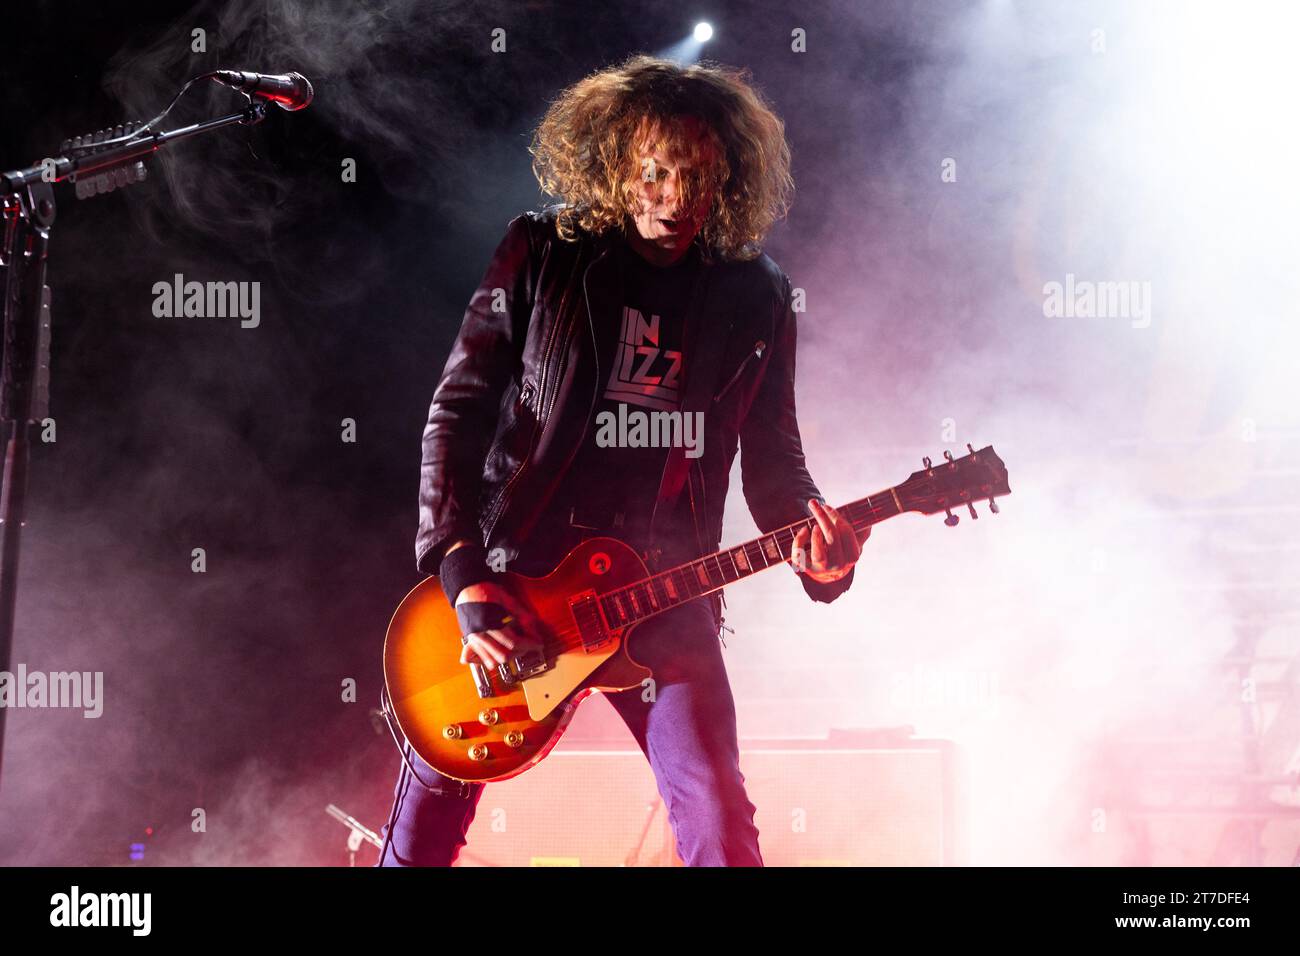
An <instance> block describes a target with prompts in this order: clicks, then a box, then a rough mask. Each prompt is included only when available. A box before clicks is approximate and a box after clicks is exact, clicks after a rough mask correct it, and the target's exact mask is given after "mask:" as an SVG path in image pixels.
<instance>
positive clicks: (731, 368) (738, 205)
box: [380, 57, 865, 866]
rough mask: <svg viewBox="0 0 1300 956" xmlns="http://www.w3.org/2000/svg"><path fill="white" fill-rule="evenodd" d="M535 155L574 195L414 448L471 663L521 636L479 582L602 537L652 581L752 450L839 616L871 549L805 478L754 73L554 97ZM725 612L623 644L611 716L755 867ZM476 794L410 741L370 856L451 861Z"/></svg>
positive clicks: (540, 568) (700, 614)
mask: <svg viewBox="0 0 1300 956" xmlns="http://www.w3.org/2000/svg"><path fill="white" fill-rule="evenodd" d="M532 154H533V159H534V162H533V167H534V171H535V173H536V175H537V178H538V181H539V183H540V184H541V186H542V188H543V189H544V190H545V191H546V192H548V193H550V194H551V195H554V196H557V197H559V198H560V199H562V200H563V202H562V203H561V204H559V205H556V206H553V207H550V208H549V209H547V210H546V211H545V212H543V213H540V214H532V213H528V214H525V215H522V216H520V217H518V218H516V219H515V220H513V221H512V222H511V223H510V225H509V227H508V229H507V232H506V236H505V239H504V240H503V241H502V243H501V245H500V247H499V248H498V249H497V252H496V254H495V256H494V257H493V260H492V262H491V264H490V265H489V266H488V270H487V273H486V275H485V276H484V278H483V281H482V283H481V284H480V286H479V288H478V290H477V291H476V292H475V293H474V296H473V298H472V299H471V301H470V305H469V309H468V311H467V312H466V314H465V318H464V322H463V324H462V326H461V330H460V334H459V337H458V338H457V340H456V343H455V345H454V347H453V349H452V352H451V356H450V357H449V359H448V361H447V365H446V368H445V370H444V371H443V374H442V378H441V380H440V381H439V383H438V388H437V390H436V392H435V394H434V398H433V403H432V406H431V408H430V412H429V421H428V426H427V428H426V429H425V432H424V446H423V447H424V452H423V466H422V470H421V484H420V529H419V535H418V537H417V540H416V557H417V566H418V567H419V569H420V570H422V571H425V572H427V573H435V572H436V573H438V574H439V576H440V579H441V581H440V583H441V584H442V587H443V590H444V592H445V593H446V594H447V598H448V600H450V601H452V602H453V603H454V605H455V607H456V609H457V616H458V618H459V619H460V621H461V626H462V631H463V632H464V644H465V647H464V652H463V654H462V658H461V660H462V662H464V663H466V664H469V663H472V662H481V663H483V664H485V665H487V666H494V665H496V664H498V663H502V662H504V661H505V660H506V657H507V652H509V651H511V650H512V649H514V648H517V647H518V646H519V644H520V643H521V642H526V641H528V640H529V636H528V634H527V633H526V632H525V631H524V630H522V629H521V628H519V627H518V626H517V624H514V623H510V622H512V621H516V620H518V619H519V618H521V617H523V616H524V614H525V613H526V610H525V609H522V608H520V607H518V606H517V605H516V604H515V602H514V600H513V598H512V596H511V594H509V593H508V591H507V589H506V588H505V587H504V586H503V585H502V584H501V583H499V582H497V581H494V580H493V578H494V577H495V574H494V572H493V570H492V567H489V564H491V565H492V566H493V567H496V568H497V569H498V570H499V569H500V562H501V561H502V560H504V561H505V562H507V563H508V564H509V566H510V568H511V569H512V570H516V571H519V572H521V573H524V574H530V575H542V574H546V573H548V572H549V571H550V570H551V569H552V568H554V566H555V565H556V564H557V563H558V562H559V561H560V559H561V558H562V557H563V556H564V555H565V554H566V553H567V552H568V551H569V550H571V549H572V548H573V547H574V546H576V545H577V544H578V543H579V542H581V541H582V540H583V539H584V538H586V537H590V536H594V535H608V536H612V537H617V538H621V539H622V540H624V541H626V542H628V543H629V544H630V545H632V546H633V547H634V548H636V549H637V550H638V551H640V552H641V553H642V554H643V555H644V556H645V558H646V560H647V563H648V564H649V565H650V567H651V570H659V569H663V568H667V567H671V566H674V565H675V564H678V563H682V562H685V561H687V560H690V559H691V558H694V557H698V556H700V555H702V554H707V553H709V552H712V551H714V550H716V549H717V548H718V546H719V539H720V538H721V533H722V514H723V502H724V500H725V497H726V492H727V484H728V476H729V473H730V470H731V463H732V460H733V459H734V457H735V454H736V451H737V449H738V448H739V450H740V452H741V473H742V479H743V485H744V493H745V498H746V501H747V502H748V504H749V508H750V511H751V513H752V514H753V516H754V519H755V521H756V522H757V523H758V525H759V527H760V528H761V529H762V530H763V531H764V532H767V531H771V530H773V529H775V528H778V527H782V526H785V525H788V524H791V523H793V522H795V521H798V520H800V519H803V518H808V517H809V515H811V517H812V518H813V519H815V520H814V521H813V522H812V523H811V525H812V527H811V529H805V530H803V531H801V532H800V534H799V536H798V537H797V539H796V541H795V545H794V549H795V558H796V560H795V564H796V566H797V567H798V568H799V575H800V578H801V580H802V583H803V586H804V588H805V590H806V591H807V592H808V593H809V595H810V596H811V597H812V598H813V599H814V600H818V601H830V600H833V599H834V598H835V597H837V596H838V595H839V594H840V593H842V592H843V591H845V590H847V588H848V586H849V584H850V583H851V581H852V569H853V565H854V563H855V562H856V561H857V559H858V555H859V547H860V546H859V541H858V539H857V538H856V536H855V535H854V532H853V529H852V527H851V526H850V524H849V523H848V521H847V520H845V519H844V518H842V517H841V516H840V515H839V514H837V513H836V512H835V510H834V509H832V508H830V507H827V506H826V505H825V504H823V503H822V501H821V496H820V493H819V492H818V490H817V487H816V485H814V484H813V482H812V480H811V478H810V477H809V476H808V472H807V469H806V468H805V466H804V456H803V449H802V447H801V444H800V440H799V429H798V424H797V422H796V419H795V407H794V368H795V318H794V313H793V310H792V308H791V287H790V280H789V278H788V277H787V276H786V275H785V274H784V273H783V272H782V271H781V270H780V269H779V268H778V267H777V266H776V264H775V263H774V262H772V260H771V259H769V258H768V257H767V256H765V255H762V254H761V252H760V244H761V242H762V240H763V238H764V237H765V236H766V234H767V232H768V231H769V230H770V228H771V226H772V224H773V223H774V222H775V221H776V220H777V219H779V218H780V217H781V216H783V215H784V214H785V211H786V208H787V206H788V203H789V197H790V193H791V190H792V188H793V184H792V182H791V179H790V174H789V149H788V147H787V145H786V142H785V133H784V126H783V124H782V123H781V121H780V119H778V118H777V117H776V115H775V114H774V113H773V112H772V111H771V109H770V108H769V107H768V106H767V105H766V104H765V103H764V101H763V100H762V98H761V97H760V95H759V94H758V93H757V92H756V91H755V90H754V89H753V88H752V87H751V86H750V85H749V83H748V82H747V77H746V75H745V74H744V73H741V72H737V71H733V70H727V69H723V68H720V67H708V66H692V67H685V68H684V67H681V66H678V65H676V64H674V63H671V62H669V61H664V60H658V59H653V58H650V57H634V58H632V59H630V60H628V61H627V62H626V63H624V64H622V65H620V66H618V67H615V68H611V69H607V70H604V71H601V72H598V73H596V74H593V75H592V76H589V77H587V78H586V79H584V80H582V81H581V82H579V83H577V84H576V85H574V86H573V87H570V88H569V89H568V90H566V91H564V92H563V93H562V94H561V95H560V96H559V98H558V99H557V100H556V101H555V102H554V103H553V104H552V105H551V107H550V108H549V109H548V111H547V113H546V116H545V117H544V119H543V121H542V123H541V125H540V126H539V127H538V130H537V133H536V135H535V137H534V142H533V146H532ZM620 406H622V407H621V408H620ZM631 412H645V413H650V412H676V413H680V415H681V420H682V423H683V428H682V430H681V433H680V434H681V435H682V436H683V439H685V438H687V437H691V436H690V432H689V424H690V423H692V422H699V423H702V426H703V427H702V430H701V431H700V433H699V434H695V435H694V437H693V438H691V445H692V446H691V447H690V448H686V447H680V446H679V447H675V448H670V449H665V448H662V447H653V446H652V445H649V446H648V445H647V444H646V443H644V442H635V441H632V440H628V441H626V442H620V441H617V440H611V436H610V430H609V429H598V428H597V422H598V421H603V422H606V423H608V422H609V421H612V420H617V417H618V415H619V414H623V415H624V416H627V415H629V414H630V413H631ZM611 415H612V416H614V418H613V419H611V418H610V417H609V416H611ZM615 437H617V436H615ZM685 444H686V442H685V441H684V440H683V442H682V443H681V445H685ZM864 537H865V536H864ZM719 609H720V605H719V603H718V602H717V601H716V600H715V599H713V598H703V599H699V600H696V601H692V602H690V603H688V604H685V605H682V606H680V607H677V608H675V609H673V610H671V611H668V612H665V613H663V614H660V615H659V616H658V617H655V618H651V619H650V620H649V621H647V622H645V623H644V624H642V625H641V626H640V627H639V628H638V629H637V630H636V631H635V632H634V634H633V635H632V641H633V649H634V655H635V656H636V658H637V659H638V660H640V661H641V662H642V663H644V664H645V665H646V666H648V667H650V668H651V670H652V671H653V672H654V675H655V694H654V695H653V700H652V701H646V700H644V699H643V695H642V692H641V688H633V689H632V690H629V691H623V692H621V693H614V694H609V695H608V698H609V700H610V702H611V703H612V704H613V706H614V709H615V710H616V711H617V712H618V713H619V715H620V716H621V717H622V718H623V720H624V721H625V722H626V723H627V726H628V729H629V730H630V731H631V732H632V735H633V736H634V737H635V738H636V740H637V742H638V744H640V746H641V749H642V750H643V751H644V752H645V753H646V756H647V757H648V759H649V760H650V764H651V766H652V767H653V769H654V772H655V777H656V780H657V782H658V786H659V792H660V794H661V795H662V796H663V799H664V802H665V805H666V806H667V809H668V816H669V820H670V821H671V823H672V827H673V832H674V835H675V837H676V841H677V847H678V852H679V853H680V854H681V856H682V858H683V859H684V861H685V862H686V863H687V864H688V865H693V866H761V865H762V857H761V856H760V854H759V848H758V831H757V829H756V828H755V827H754V821H753V817H754V805H753V804H752V803H750V802H749V799H748V797H747V796H746V793H745V787H744V778H743V777H742V775H741V773H740V769H739V748H738V744H737V738H736V714H735V707H734V704H733V701H732V697H731V691H730V687H729V685H728V682H727V677H726V670H725V668H724V666H723V662H722V654H721V649H720V647H719V639H718V634H719V629H720V624H721V618H720V614H719ZM408 760H409V763H408ZM482 791H483V785H482V784H461V783H458V782H456V781H451V780H448V779H447V778H445V777H442V776H441V775H439V774H437V773H436V772H435V771H434V770H433V769H432V768H430V767H429V766H428V765H427V764H425V763H424V762H423V761H421V760H420V759H419V757H418V756H417V755H415V754H414V753H413V752H412V751H411V750H410V748H409V747H407V748H406V749H405V753H404V761H403V766H402V768H401V773H400V775H399V778H398V783H397V789H396V793H395V798H394V804H393V812H392V815H391V816H390V819H389V824H388V826H386V827H385V835H386V839H385V843H384V849H383V851H382V858H381V861H380V864H381V865H396V866H400V865H450V864H451V862H452V861H453V860H454V859H455V857H456V854H457V853H458V851H459V849H460V847H461V846H463V845H464V843H465V838H464V834H465V830H466V829H467V828H468V826H469V824H470V822H471V820H472V819H473V816H474V812H475V807H476V805H477V803H478V800H479V798H480V796H481V795H482Z"/></svg>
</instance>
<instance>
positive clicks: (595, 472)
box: [556, 243, 700, 543]
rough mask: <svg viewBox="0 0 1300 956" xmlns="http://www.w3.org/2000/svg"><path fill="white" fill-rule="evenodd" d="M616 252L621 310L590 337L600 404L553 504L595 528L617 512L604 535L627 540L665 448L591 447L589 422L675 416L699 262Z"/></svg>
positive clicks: (645, 509)
mask: <svg viewBox="0 0 1300 956" xmlns="http://www.w3.org/2000/svg"><path fill="white" fill-rule="evenodd" d="M618 253H619V255H621V256H622V259H623V264H622V269H623V298H622V303H623V305H622V308H621V310H620V313H619V314H618V315H609V316H604V317H603V319H604V321H603V322H602V323H600V324H598V326H597V330H596V331H597V345H598V347H599V349H600V359H601V361H600V370H601V376H602V379H603V381H602V382H601V383H600V398H599V400H598V401H597V403H596V408H595V412H594V413H593V418H592V421H591V423H590V427H589V428H588V431H587V434H586V435H585V437H584V438H583V443H582V447H581V448H580V450H579V452H578V454H577V456H575V458H574V461H573V465H572V467H571V468H570V471H569V474H568V475H567V476H566V478H565V481H564V485H563V487H562V492H561V494H559V495H557V497H556V503H557V505H560V506H561V507H562V508H563V516H562V520H563V521H564V522H565V523H567V522H568V521H569V516H570V513H571V509H573V508H574V507H576V508H577V515H578V518H579V520H580V521H581V520H583V519H584V517H586V518H588V519H590V520H589V521H586V522H584V523H595V524H601V523H603V522H604V521H605V520H606V519H607V518H609V517H611V516H612V515H614V514H615V513H620V512H621V513H622V514H623V516H624V525H623V528H622V529H619V528H615V527H608V528H606V530H607V531H608V532H609V533H611V534H614V535H615V536H618V537H624V538H631V539H635V538H636V537H637V536H638V534H639V533H640V532H642V531H644V529H645V526H646V525H647V524H648V522H649V519H650V515H651V512H652V510H653V508H654V502H655V497H656V496H657V494H658V492H659V481H660V478H661V476H662V474H663V468H664V463H665V461H666V460H667V456H668V449H667V448H664V447H659V448H654V447H639V448H631V447H620V446H618V445H615V446H613V447H604V448H602V447H600V446H599V445H598V444H597V441H596V437H597V432H598V426H597V423H598V422H599V421H601V420H602V416H601V413H602V412H604V413H609V414H612V415H613V417H614V421H615V422H616V423H617V422H619V421H620V418H622V419H623V420H626V421H627V422H628V423H629V424H630V423H631V422H632V420H633V419H634V418H636V417H639V416H641V415H644V416H646V417H647V419H649V416H651V415H652V414H653V413H655V412H676V411H680V409H681V402H682V385H683V382H684V376H685V354H684V346H685V342H686V328H685V322H686V313H687V309H688V307H689V304H690V296H691V292H692V289H693V288H694V283H695V279H696V277H697V275H698V272H699V269H700V262H699V253H698V251H697V250H696V249H695V247H694V246H692V247H691V249H690V251H689V252H687V253H686V255H685V256H683V257H682V259H680V260H679V261H678V262H676V263H674V264H673V265H671V266H667V267H660V266H654V265H651V264H650V263H649V262H647V261H646V260H645V259H643V258H642V257H641V256H640V255H638V254H637V253H636V252H635V251H634V250H633V249H632V248H631V247H630V246H629V245H627V244H626V243H620V246H619V250H618ZM620 406H624V408H623V410H620ZM649 420H650V421H652V419H649ZM616 434H618V437H619V438H620V439H622V438H624V437H626V434H620V433H619V432H617V431H616ZM649 434H650V431H649V429H648V428H647V436H648V435H649ZM566 492H567V493H566ZM631 543H636V542H635V541H632V542H631Z"/></svg>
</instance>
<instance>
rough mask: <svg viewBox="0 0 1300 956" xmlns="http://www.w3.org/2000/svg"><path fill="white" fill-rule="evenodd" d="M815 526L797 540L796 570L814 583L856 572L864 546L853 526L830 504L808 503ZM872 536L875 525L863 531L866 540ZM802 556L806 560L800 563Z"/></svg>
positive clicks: (863, 538)
mask: <svg viewBox="0 0 1300 956" xmlns="http://www.w3.org/2000/svg"><path fill="white" fill-rule="evenodd" d="M808 510H809V511H811V512H812V516H813V518H814V521H815V523H814V524H813V526H812V529H811V531H810V530H809V529H808V528H804V529H803V530H802V531H800V532H799V533H798V534H797V535H795V539H794V553H795V562H796V563H795V570H796V571H801V572H802V573H804V574H806V575H808V577H810V578H812V579H813V580H814V581H818V582H820V583H822V584H830V583H832V582H834V581H838V580H839V579H840V578H842V577H844V575H846V574H848V573H849V572H850V571H852V570H853V565H855V564H857V562H858V556H859V555H860V554H861V553H862V543H861V542H860V541H859V540H858V536H857V535H856V534H855V533H854V531H853V525H851V524H849V522H848V519H847V518H845V517H844V516H843V515H841V514H840V513H839V512H838V511H836V510H835V509H834V508H832V507H830V506H829V505H824V504H822V503H821V502H820V501H817V500H812V501H809V502H808ZM869 537H871V526H870V525H868V526H867V528H866V529H865V530H864V531H863V532H862V541H866V540H867V538H869ZM800 555H802V560H800Z"/></svg>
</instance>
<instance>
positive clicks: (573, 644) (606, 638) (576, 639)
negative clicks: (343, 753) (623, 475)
mask: <svg viewBox="0 0 1300 956" xmlns="http://www.w3.org/2000/svg"><path fill="white" fill-rule="evenodd" d="M646 575H647V571H646V567H645V563H644V562H643V561H642V560H641V558H640V556H639V555H638V554H637V553H636V552H635V551H634V550H632V548H630V547H628V546H627V545H626V544H624V543H623V542H621V541H618V540H616V539H614V538H592V539H590V540H588V541H585V542H583V543H582V544H581V545H579V546H578V547H577V548H575V549H574V550H573V551H571V552H569V554H568V555H567V556H566V557H565V559H564V560H563V561H562V562H561V563H560V565H559V566H558V567H557V568H556V569H555V570H554V571H552V572H551V573H550V574H548V575H547V576H546V577H543V578H530V577H525V576H524V575H521V574H514V573H510V572H505V573H503V574H502V577H503V579H504V581H503V583H504V584H505V586H506V587H507V588H508V589H509V590H510V592H511V594H512V595H514V596H515V598H516V600H518V601H519V602H520V604H521V605H522V606H523V608H525V609H526V611H527V612H528V613H531V615H532V616H533V619H534V620H535V622H536V624H537V627H536V628H535V630H534V633H533V636H534V637H535V638H537V639H539V640H540V641H541V642H542V645H543V647H544V648H545V657H546V663H547V665H548V666H547V668H546V669H545V670H544V671H542V672H540V673H537V674H535V675H534V676H530V677H528V678H526V679H524V680H521V681H516V682H509V681H506V680H503V679H502V676H501V675H500V673H499V672H498V670H497V669H496V668H493V669H491V670H488V671H487V673H488V676H489V679H490V681H491V690H492V696H489V697H481V696H480V695H479V689H478V687H477V685H476V683H475V680H474V676H473V674H472V673H471V670H470V668H469V667H468V666H467V665H465V664H462V663H460V653H461V633H460V626H459V624H458V623H457V621H456V614H455V612H454V611H453V610H452V609H451V607H450V605H449V604H448V603H447V599H446V597H445V596H444V595H443V593H442V588H441V586H440V585H439V582H438V579H437V578H436V577H431V578H427V579H426V580H425V581H423V582H422V583H420V584H418V585H416V587H415V588H414V589H413V590H412V591H411V592H410V593H409V594H407V596H406V597H405V598H404V599H403V600H402V603H401V605H399V606H398V608H397V611H396V612H395V613H394V614H393V619H392V622H391V623H390V624H389V626H388V635H387V637H386V638H385V639H384V682H385V684H386V686H387V689H388V697H389V701H390V706H391V709H392V712H393V716H394V718H395V719H396V721H397V725H398V727H399V728H400V729H401V731H402V733H403V734H405V736H406V739H407V740H408V741H410V744H411V746H412V747H413V748H414V749H415V752H416V753H417V754H419V755H420V757H421V759H423V760H424V762H425V763H427V764H428V765H429V766H431V767H433V769H435V770H437V771H438V772H439V773H442V774H444V775H446V776H448V777H451V778H453V779H456V780H462V781H468V782H479V783H485V782H488V781H493V780H506V779H508V778H510V777H513V776H516V775H517V774H520V773H523V772H524V771H525V770H527V769H528V768H529V767H531V766H533V764H535V763H537V762H538V761H540V760H541V759H542V758H543V757H545V756H546V754H547V753H548V752H549V751H550V749H551V748H552V747H554V746H555V744H556V743H557V742H558V741H559V739H560V735H561V734H562V733H563V732H564V728H565V727H566V726H567V725H568V723H569V721H570V720H571V719H572V718H573V715H574V713H575V712H576V711H577V707H578V704H579V703H580V702H581V701H582V699H583V698H585V697H586V696H587V695H588V694H590V693H591V692H592V691H595V690H608V691H616V690H625V689H627V688H630V687H636V686H639V685H640V684H641V683H642V682H643V681H645V680H647V679H648V678H649V677H650V676H651V672H650V670H649V669H648V668H646V667H643V666H642V665H640V664H638V663H637V662H636V661H635V660H633V659H632V657H631V656H630V655H629V654H628V653H627V637H628V635H629V634H630V633H631V631H632V630H633V628H631V627H627V628H623V629H608V630H606V629H603V627H602V628H592V627H590V626H589V627H587V628H585V630H584V629H583V628H581V627H580V626H579V624H578V621H577V619H575V610H574V604H573V601H574V600H575V597H577V596H581V595H587V596H588V597H587V599H586V600H585V602H584V603H585V605H586V606H587V607H588V608H590V607H591V604H592V602H591V597H593V596H594V597H597V598H598V597H599V596H600V595H603V594H605V593H607V592H609V591H612V590H615V589H617V588H621V587H623V586H625V585H630V584H634V583H635V582H637V581H639V580H641V579H643V578H645V577H646ZM597 613H598V612H597ZM583 619H584V620H590V619H589V618H588V617H585V616H584V617H583ZM601 623H602V625H603V620H602V622H601ZM597 630H599V631H600V633H596V631H597ZM584 639H585V640H584Z"/></svg>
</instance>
